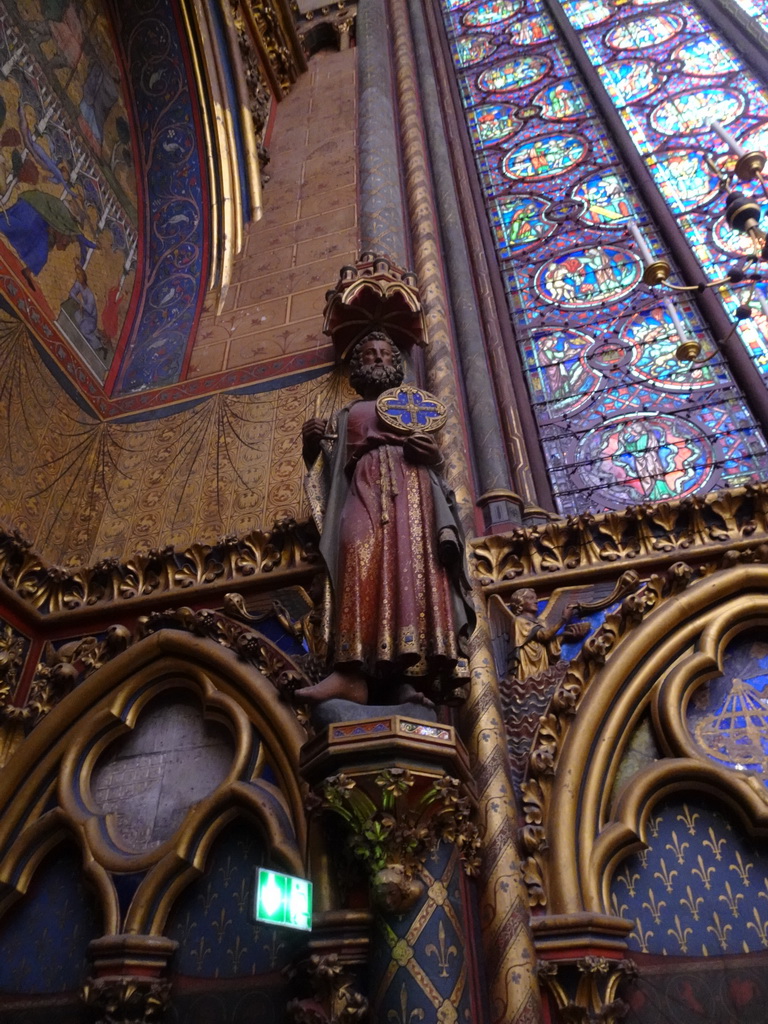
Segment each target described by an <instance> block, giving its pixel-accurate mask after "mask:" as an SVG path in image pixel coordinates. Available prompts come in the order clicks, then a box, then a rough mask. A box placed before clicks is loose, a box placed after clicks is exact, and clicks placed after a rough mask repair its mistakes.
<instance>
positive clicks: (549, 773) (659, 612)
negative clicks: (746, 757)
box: [524, 564, 768, 917]
mask: <svg viewBox="0 0 768 1024" xmlns="http://www.w3.org/2000/svg"><path fill="white" fill-rule="evenodd" d="M766 624H768V567H766V566H763V565H754V564H752V565H744V566H738V567H736V568H732V569H728V570H725V571H722V572H715V573H713V574H711V575H707V576H705V577H704V578H702V579H699V580H697V581H696V582H693V583H691V584H690V585H689V586H687V587H686V588H685V589H683V590H682V591H680V592H678V593H674V594H672V595H671V596H669V597H667V598H666V599H660V600H658V601H657V602H656V603H655V604H654V606H653V608H652V610H651V611H649V612H648V613H647V614H646V615H645V617H644V618H641V617H640V616H638V620H637V621H636V622H635V623H631V624H630V625H629V626H628V627H627V629H626V632H623V634H622V635H619V636H618V637H617V636H614V637H613V642H612V643H611V644H607V645H606V648H607V649H605V650H604V652H603V653H604V654H605V663H604V664H603V665H602V667H599V668H597V669H596V668H595V664H594V662H593V664H592V671H591V672H587V673H586V675H585V685H584V688H583V692H582V693H581V695H580V699H579V700H578V702H577V706H576V707H575V708H573V707H572V708H570V709H566V710H565V711H564V710H563V707H562V706H560V707H558V706H557V701H558V694H556V695H555V698H553V706H552V707H551V708H550V711H551V712H552V713H551V714H549V715H547V716H544V718H543V719H542V726H541V727H540V730H539V737H538V747H537V745H536V744H535V745H534V751H533V754H532V757H531V766H532V768H533V769H534V770H533V771H532V772H531V774H530V775H529V779H528V780H527V782H526V783H525V785H524V797H525V810H526V820H527V821H528V827H527V830H528V833H529V835H534V836H536V837H537V850H536V852H535V855H534V857H532V858H531V860H532V861H534V860H535V863H536V866H537V867H538V869H539V871H540V875H539V881H538V883H537V884H540V885H541V886H542V888H543V894H542V896H543V899H540V900H539V902H544V903H546V908H547V916H548V917H550V916H562V915H573V914H583V913H588V914H590V915H598V916H600V915H605V914H607V913H610V911H609V909H608V907H609V904H608V898H607V892H608V887H609V885H610V878H611V875H612V872H613V870H614V868H615V866H616V865H617V863H618V862H619V861H620V860H621V859H622V858H623V857H625V856H627V855H628V854H629V853H631V852H632V851H633V850H637V849H639V848H641V847H642V845H643V842H644V836H645V827H646V823H647V819H648V815H649V814H650V812H651V810H652V808H653V806H654V805H655V804H657V803H658V802H659V801H660V800H662V799H663V798H664V797H666V796H668V795H670V794H671V793H673V792H683V791H687V792H691V791H693V790H696V791H698V792H700V793H702V795H707V796H709V797H710V798H712V799H714V800H716V802H718V803H719V804H720V805H721V806H723V807H724V808H725V809H727V811H728V812H730V813H732V814H733V815H735V816H736V817H738V819H739V820H740V822H741V823H742V824H743V825H744V827H745V829H746V830H747V831H748V832H749V833H751V834H752V835H768V793H767V792H766V791H765V788H764V787H763V786H762V785H761V783H760V782H759V781H758V780H757V779H756V777H754V776H751V777H750V775H749V774H748V773H739V772H735V771H732V770H729V769H728V768H726V767H724V766H720V765H718V764H717V763H716V762H715V761H713V760H712V759H710V758H708V757H707V755H706V754H705V753H704V751H703V750H701V749H700V748H699V747H697V746H696V745H695V744H694V742H693V740H692V738H691V736H690V733H689V731H688V729H687V728H686V725H685V721H684V716H685V710H686V707H687V704H688V701H689V700H690V697H691V695H692V694H693V692H694V691H695V689H696V688H697V687H698V686H700V685H701V683H702V682H704V681H706V680H707V679H710V678H713V677H715V676H717V675H718V674H719V673H720V672H721V671H722V666H723V655H724V651H725V648H726V646H727V645H728V643H729V642H730V641H731V640H732V639H733V638H734V637H736V636H737V635H738V634H739V633H740V632H742V631H745V630H748V629H750V628H754V627H755V626H756V625H766ZM619 632H620V633H621V631H619ZM588 643H589V641H588ZM567 685H568V683H567V682H566V686H567ZM561 698H562V695H561ZM561 704H562V699H561ZM569 712H570V714H571V715H572V716H573V717H569ZM574 712H575V713H574ZM558 715H559V718H560V721H561V722H562V721H563V720H564V719H565V718H568V721H567V722H565V723H564V724H562V728H561V731H560V733H559V736H558V743H557V745H556V747H555V748H554V749H556V751H557V753H556V758H555V760H554V762H553V763H551V764H550V765H549V766H546V770H544V771H541V770H539V771H536V770H535V769H536V755H537V750H538V753H539V755H541V751H542V749H545V748H543V747H542V733H544V734H545V736H544V742H546V733H547V730H548V729H553V728H554V726H553V723H554V720H555V718H556V717H557V716H558ZM644 718H645V719H647V720H650V721H651V722H652V726H653V729H654V731H655V736H656V742H657V743H658V745H659V748H660V751H661V754H662V757H661V759H660V760H657V761H655V762H654V763H653V764H651V765H649V766H648V767H646V768H644V769H642V770H641V771H638V772H637V773H636V774H634V775H632V777H631V781H629V782H625V783H624V784H623V785H622V786H621V787H619V791H618V793H614V784H615V782H616V779H617V773H618V770H619V767H620V764H621V760H622V757H623V755H624V753H625V751H626V750H627V748H628V745H629V742H630V739H631V737H632V736H633V734H634V732H635V729H636V728H637V727H638V725H639V723H640V722H641V720H643V719H644ZM541 766H542V764H541V759H540V761H539V769H541ZM537 819H538V820H537ZM536 830H538V832H537V831H536ZM529 867H531V868H533V865H529ZM533 874H534V875H535V874H536V870H535V869H534V870H533ZM533 881H534V882H535V879H533ZM535 887H536V886H535V885H534V887H533V890H532V891H535Z"/></svg>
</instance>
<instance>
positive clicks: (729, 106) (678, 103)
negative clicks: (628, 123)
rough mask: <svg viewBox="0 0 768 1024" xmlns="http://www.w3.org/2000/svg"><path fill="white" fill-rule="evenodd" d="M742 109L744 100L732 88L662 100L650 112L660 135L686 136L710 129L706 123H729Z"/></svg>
mask: <svg viewBox="0 0 768 1024" xmlns="http://www.w3.org/2000/svg"><path fill="white" fill-rule="evenodd" d="M743 109H744V97H743V96H742V95H741V93H738V92H733V91H732V90H731V89H697V90H696V91H691V92H681V93H678V94H677V96H670V97H669V99H666V100H663V101H662V102H661V103H659V105H658V106H657V107H656V108H655V109H654V110H652V111H651V124H652V125H653V127H654V128H655V129H656V131H657V132H661V133H662V134H663V135H685V134H687V133H689V132H696V131H698V130H699V129H700V128H705V127H709V124H708V122H709V121H719V122H720V124H730V122H731V121H733V120H734V118H736V117H738V116H739V114H740V113H741V112H742V110H743Z"/></svg>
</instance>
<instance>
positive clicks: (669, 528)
mask: <svg viewBox="0 0 768 1024" xmlns="http://www.w3.org/2000/svg"><path fill="white" fill-rule="evenodd" d="M761 542H768V485H766V484H750V485H748V486H746V487H741V488H735V489H733V490H729V491H719V492H718V491H714V492H712V493H710V494H707V495H703V496H693V497H689V498H683V499H681V500H680V501H676V502H659V503H658V504H653V505H652V504H650V503H647V504H643V505H632V506H630V507H629V508H626V509H624V510H623V511H622V512H606V513H603V514H602V515H593V514H591V513H586V514H584V515H580V516H568V517H567V518H565V519H556V520H553V521H551V522H548V523H545V524H544V525H541V526H532V527H528V528H524V529H518V530H513V531H511V532H510V533H506V534H498V535H490V536H486V537H483V538H481V539H479V540H476V541H473V542H472V544H471V549H472V562H473V568H474V573H475V578H476V579H477V580H478V582H479V583H480V584H481V585H482V586H484V587H492V588H493V589H494V590H499V591H502V590H506V589H508V588H509V587H510V586H511V585H512V584H513V583H514V584H515V585H520V583H521V582H522V580H523V579H525V578H527V577H550V576H557V579H558V585H560V584H561V583H563V582H565V578H570V577H571V576H573V577H578V579H579V580H580V581H583V580H584V578H585V574H586V575H587V576H589V575H590V574H593V573H596V574H597V573H603V574H604V573H605V571H606V570H608V569H609V568H610V567H611V566H612V565H615V564H616V563H618V562H621V561H624V560H631V561H632V562H633V563H634V564H635V565H637V564H647V565H648V566H649V568H655V567H657V566H659V565H663V564H665V563H666V564H669V563H671V562H674V561H676V560H677V559H678V558H679V557H680V556H681V555H682V554H683V553H684V554H685V557H686V560H687V561H689V562H693V561H699V560H711V558H712V556H713V552H715V553H717V552H718V551H723V552H725V551H726V550H727V549H732V548H740V547H746V546H748V545H752V546H755V545H759V544H760V543H761ZM729 557H731V558H733V559H734V560H735V561H737V560H738V553H737V551H734V552H733V553H732V554H731V555H730V556H729Z"/></svg>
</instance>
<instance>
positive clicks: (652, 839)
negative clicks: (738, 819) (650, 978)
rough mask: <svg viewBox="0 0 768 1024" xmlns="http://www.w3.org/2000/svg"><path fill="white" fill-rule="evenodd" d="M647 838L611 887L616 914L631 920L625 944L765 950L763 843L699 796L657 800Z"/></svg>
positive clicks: (674, 950)
mask: <svg viewBox="0 0 768 1024" xmlns="http://www.w3.org/2000/svg"><path fill="white" fill-rule="evenodd" d="M647 840H648V844H649V845H648V849H646V850H641V851H640V852H639V853H636V854H633V855H632V856H631V857H628V858H627V859H626V860H624V861H623V862H622V864H621V865H620V866H619V869H618V871H617V872H616V874H615V875H614V877H613V882H612V885H611V906H612V910H613V912H614V913H615V914H617V915H618V916H620V917H624V918H629V919H633V920H634V928H633V930H632V932H631V933H630V935H629V939H628V942H629V946H630V949H633V950H637V951H638V952H642V953H661V954H667V955H670V956H722V955H724V954H731V953H748V952H752V951H757V950H764V949H766V948H768V847H767V846H766V844H765V843H762V844H760V843H756V842H754V841H753V840H751V839H749V838H748V837H747V836H745V835H744V833H743V832H742V831H741V829H740V828H739V827H738V826H737V825H736V824H735V823H734V822H733V821H731V820H729V819H728V818H726V817H725V816H724V815H723V814H721V813H720V812H719V811H717V810H714V809H713V808H712V807H707V806H706V805H705V804H704V802H703V801H702V800H701V799H698V800H695V799H692V800H687V801H685V802H672V801H669V802H666V803H664V804H661V805H659V806H658V807H657V808H656V809H654V812H653V813H652V814H651V816H650V818H649V821H648V832H647Z"/></svg>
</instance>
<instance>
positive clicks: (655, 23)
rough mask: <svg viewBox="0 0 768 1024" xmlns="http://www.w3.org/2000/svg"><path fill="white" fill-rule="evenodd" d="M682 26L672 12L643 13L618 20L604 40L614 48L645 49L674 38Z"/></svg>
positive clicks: (680, 20)
mask: <svg viewBox="0 0 768 1024" xmlns="http://www.w3.org/2000/svg"><path fill="white" fill-rule="evenodd" d="M566 13H567V12H566ZM580 27H581V26H579V25H574V28H580ZM682 28H683V21H682V19H681V18H678V17H677V16H676V15H674V14H645V15H643V16H642V17H640V18H627V19H626V20H625V21H622V22H620V23H619V24H618V25H616V26H615V27H614V28H612V29H611V30H610V31H609V32H608V33H607V35H606V37H605V41H606V43H607V44H608V46H611V47H613V49H614V50H646V49H648V47H650V46H657V45H658V44H659V43H663V42H666V41H667V40H669V39H674V37H675V36H676V35H677V34H678V33H679V32H681V31H682Z"/></svg>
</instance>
